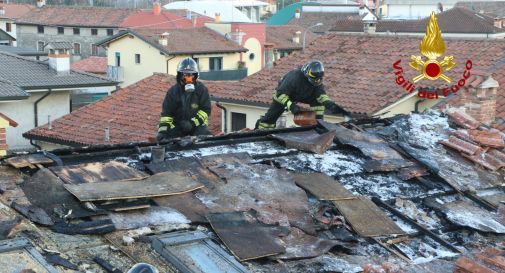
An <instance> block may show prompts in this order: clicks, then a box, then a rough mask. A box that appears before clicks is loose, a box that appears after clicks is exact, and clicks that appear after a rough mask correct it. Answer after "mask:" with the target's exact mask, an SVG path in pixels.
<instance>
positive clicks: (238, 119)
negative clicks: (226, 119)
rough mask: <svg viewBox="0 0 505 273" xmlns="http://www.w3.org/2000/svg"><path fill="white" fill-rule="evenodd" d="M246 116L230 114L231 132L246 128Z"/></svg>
mask: <svg viewBox="0 0 505 273" xmlns="http://www.w3.org/2000/svg"><path fill="white" fill-rule="evenodd" d="M246 117H247V115H246V114H242V113H233V112H231V130H232V131H233V132H234V131H240V130H242V129H244V128H246Z"/></svg>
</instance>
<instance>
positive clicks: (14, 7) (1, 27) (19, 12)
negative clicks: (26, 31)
mask: <svg viewBox="0 0 505 273" xmlns="http://www.w3.org/2000/svg"><path fill="white" fill-rule="evenodd" d="M34 8H35V6H32V5H28V4H6V3H4V1H3V0H0V45H2V44H3V45H13V46H16V44H17V43H16V39H17V26H16V20H17V19H18V18H20V17H22V16H23V15H25V14H26V13H28V12H30V11H31V10H32V9H34ZM9 36H10V37H9ZM6 37H7V38H6ZM6 41H10V42H6Z"/></svg>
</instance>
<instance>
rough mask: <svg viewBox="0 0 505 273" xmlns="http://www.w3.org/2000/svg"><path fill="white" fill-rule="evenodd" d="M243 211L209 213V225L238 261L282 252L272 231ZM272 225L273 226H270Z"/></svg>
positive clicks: (282, 248)
mask: <svg viewBox="0 0 505 273" xmlns="http://www.w3.org/2000/svg"><path fill="white" fill-rule="evenodd" d="M246 216H247V215H246V214H245V213H244V212H228V213H211V214H209V215H207V219H208V220H209V222H210V225H211V226H212V228H213V229H214V231H215V232H216V234H217V235H218V236H219V238H220V239H221V240H222V241H223V243H224V244H225V245H226V247H227V248H228V249H229V250H230V251H231V253H232V254H233V255H234V256H235V257H237V258H238V259H239V260H240V261H247V260H252V259H258V258H262V257H268V256H272V255H277V254H280V253H283V252H284V251H285V248H284V247H282V246H280V245H279V244H277V243H276V241H275V237H274V236H273V232H268V231H267V229H268V227H266V226H265V225H263V224H260V223H259V222H258V221H257V220H256V219H254V220H251V219H250V218H252V217H250V216H249V217H246ZM272 227H273V226H272Z"/></svg>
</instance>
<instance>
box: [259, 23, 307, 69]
mask: <svg viewBox="0 0 505 273" xmlns="http://www.w3.org/2000/svg"><path fill="white" fill-rule="evenodd" d="M266 31H267V33H266V34H267V35H266V36H267V37H266V44H268V45H270V47H267V48H269V49H270V50H268V49H265V62H266V66H267V67H271V66H272V65H273V63H272V62H274V61H276V60H278V59H280V58H283V57H286V56H288V55H289V54H291V53H293V52H295V51H300V50H302V48H303V44H304V39H305V45H306V46H308V45H309V44H310V43H311V42H312V41H313V40H314V39H316V37H317V35H316V34H314V33H313V32H311V31H307V30H306V29H304V28H302V27H300V26H297V25H285V26H267V28H266ZM269 61H270V62H269Z"/></svg>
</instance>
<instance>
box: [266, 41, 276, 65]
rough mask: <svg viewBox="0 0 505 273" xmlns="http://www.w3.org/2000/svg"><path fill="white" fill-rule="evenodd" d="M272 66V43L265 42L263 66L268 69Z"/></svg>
mask: <svg viewBox="0 0 505 273" xmlns="http://www.w3.org/2000/svg"><path fill="white" fill-rule="evenodd" d="M273 66H274V45H273V44H265V68H266V69H269V68H272V67H273Z"/></svg>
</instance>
